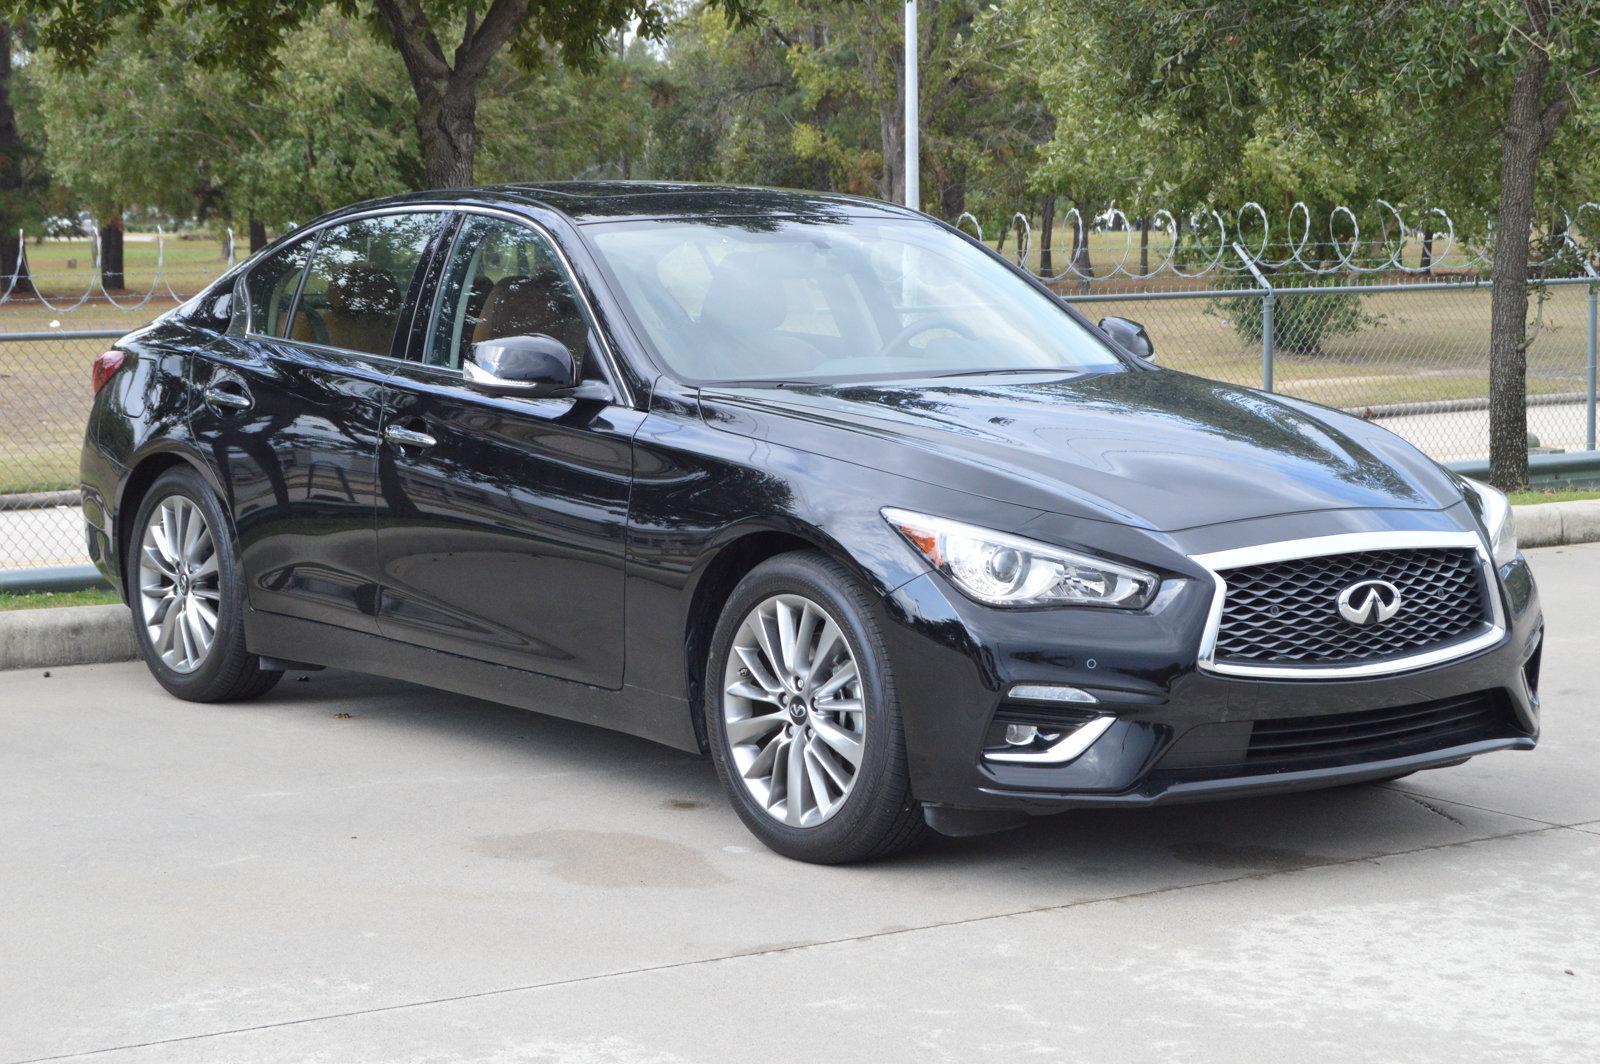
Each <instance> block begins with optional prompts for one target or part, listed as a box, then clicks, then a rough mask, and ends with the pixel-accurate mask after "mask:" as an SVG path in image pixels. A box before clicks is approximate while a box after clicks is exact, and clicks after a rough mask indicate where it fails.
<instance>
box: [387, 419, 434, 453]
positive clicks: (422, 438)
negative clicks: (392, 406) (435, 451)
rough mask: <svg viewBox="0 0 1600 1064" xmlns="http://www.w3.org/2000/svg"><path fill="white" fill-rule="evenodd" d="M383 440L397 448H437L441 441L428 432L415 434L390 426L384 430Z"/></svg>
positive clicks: (396, 426) (408, 430)
mask: <svg viewBox="0 0 1600 1064" xmlns="http://www.w3.org/2000/svg"><path fill="white" fill-rule="evenodd" d="M383 438H384V439H386V440H388V441H389V442H390V443H392V444H394V445H395V446H397V447H423V448H427V447H435V446H438V443H439V441H438V440H436V439H434V438H433V437H432V436H429V435H428V434H427V433H426V432H414V431H412V430H411V429H403V428H401V427H400V426H399V425H390V426H389V427H388V428H386V429H384V430H383Z"/></svg>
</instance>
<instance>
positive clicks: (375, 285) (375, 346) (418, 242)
mask: <svg viewBox="0 0 1600 1064" xmlns="http://www.w3.org/2000/svg"><path fill="white" fill-rule="evenodd" d="M438 225H439V215H438V214H436V213H433V214H386V215H380V216H378V217H376V218H362V219H360V220H358V221H354V222H347V223H345V224H343V225H333V226H329V227H327V228H326V229H324V230H322V238H321V239H320V240H319V241H318V243H317V250H316V253H315V254H314V255H313V256H312V260H311V268H310V270H308V271H307V273H306V282H305V284H304V285H303V286H302V287H301V289H300V299H299V301H298V302H297V303H296V304H295V312H294V324H293V326H292V327H291V328H290V330H289V339H291V340H300V341H302V342H305V343H314V344H326V345H328V346H329V347H339V348H344V349H345V350H347V351H360V352H362V353H364V354H369V355H393V354H394V353H395V352H394V342H395V335H396V331H397V329H398V328H399V327H400V325H401V316H402V312H403V311H404V310H405V307H406V294H407V292H408V291H409V290H410V288H411V279H412V277H413V276H414V275H415V274H416V272H417V266H418V264H420V263H421V261H422V256H423V254H424V252H426V251H427V248H428V242H429V241H430V240H431V239H433V234H434V231H435V230H436V229H437V228H438Z"/></svg>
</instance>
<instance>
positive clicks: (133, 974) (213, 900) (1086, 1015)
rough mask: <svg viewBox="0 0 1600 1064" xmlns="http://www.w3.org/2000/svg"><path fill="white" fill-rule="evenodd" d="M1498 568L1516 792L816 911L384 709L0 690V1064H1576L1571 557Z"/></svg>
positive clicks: (329, 687)
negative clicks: (1521, 613) (1524, 693)
mask: <svg viewBox="0 0 1600 1064" xmlns="http://www.w3.org/2000/svg"><path fill="white" fill-rule="evenodd" d="M1534 564H1535V568H1536V570H1537V572H1538V574H1539V576H1540V578H1541V581H1542V584H1543V588H1544V595H1545V604H1546V610H1547V613H1548V615H1549V624H1550V641H1549V643H1548V648H1547V652H1546V655H1545V681H1544V700H1545V737H1544V742H1543V745H1542V746H1541V747H1540V749H1539V750H1537V751H1535V752H1533V753H1531V754H1526V753H1504V754H1498V755H1494V756H1490V757H1487V758H1482V759H1479V760H1478V761H1475V762H1472V763H1470V764H1468V765H1466V766H1462V767H1460V768H1456V769H1449V770H1443V771H1437V772H1432V773H1426V774H1424V775H1422V776H1418V777H1413V778H1412V779H1410V780H1407V781H1405V782H1403V783H1401V784H1392V785H1388V786H1381V787H1378V786H1368V787H1358V788H1349V789H1344V790H1339V791H1328V792H1322V793H1315V794H1304V795H1296V796H1290V797H1284V798H1280V799H1272V800H1264V799H1263V800H1252V801H1247V802H1234V803H1227V804H1218V805H1209V806H1189V807H1180V808H1173V809H1170V810H1161V811H1148V812H1144V813H1109V812H1096V813H1085V814H1069V815H1066V816H1062V817H1057V818H1054V819H1051V820H1045V821H1039V822H1037V823H1035V824H1034V825H1032V826H1031V827H1029V828H1027V829H1024V830H1022V831H1019V832H1015V833H1012V834H1009V835H1002V836H993V837H989V838H984V839H975V840H961V841H957V840H948V841H940V842H937V843H936V844H934V845H932V846H929V847H928V848H927V849H925V850H923V851H921V852H920V853H918V854H915V855H913V856H912V857H910V858H908V859H903V860H899V861H896V862H894V863H890V864H883V865H878V866H873V867H865V868H852V869H824V868H811V867H807V866H803V865H798V864H793V863H789V862H787V861H784V860H782V859H781V858H778V857H775V856H772V855H771V854H769V853H767V852H766V851H764V850H763V849H761V848H760V847H759V846H758V845H756V844H755V843H754V842H753V840H751V839H750V838H749V837H748V836H747V835H746V834H745V832H744V830H743V828H742V827H741V826H740V825H739V823H738V821H737V820H736V819H735V818H734V816H733V815H732V813H731V812H729V811H728V809H727V808H726V806H725V804H724V801H723V798H722V795H721V793H720V792H719V790H718V787H717V783H716V780H715V778H714V775H713V773H712V771H711V769H710V766H709V765H708V764H707V763H704V762H702V761H699V760H697V759H695V758H691V757H688V756H684V755H680V754H677V753H674V752H671V751H668V750H664V749H660V748H657V747H653V746H650V745H648V744H646V743H643V742H640V741H636V740H633V739H629V738H625V737H622V736H617V735H612V734H609V733H606V732H602V731H598V730H593V729H587V728H583V727H580V726H577V725H571V724H565V723H561V722H558V721H553V720H548V719H544V718H541V717H538V716H536V715H532V714H525V713H521V712H518V711H516V710H511V709H503V708H500V707H496V706H492V705H488V704H485V703H481V702H474V701H470V700H466V699H460V698H456V697H452V696H445V695H440V694H435V693H431V692H429V691H426V690H423V689H420V688H415V687H409V686H405V685H401V684H395V683H391V682H387V681H377V680H370V679H366V678H363V677H359V676H354V675H344V674H332V673H319V674H316V675H313V676H311V677H310V678H309V679H308V680H306V681H304V682H286V683H284V684H283V685H281V686H280V687H279V689H278V691H277V692H275V693H274V694H273V695H271V696H269V697H268V698H266V699H264V700H262V701H259V702H256V703H252V704H248V705H242V706H223V707H216V706H197V705H190V704H187V703H183V702H179V701H175V700H173V699H171V698H168V697H167V696H165V695H164V694H163V693H162V692H161V691H160V689H159V688H157V687H156V685H155V684H154V683H153V682H152V681H150V680H149V679H148V678H147V676H146V674H145V673H144V671H143V669H142V667H141V666H137V665H118V666H89V667H81V668H75V669H62V670H57V671H55V673H54V674H53V675H51V676H50V677H48V678H46V677H45V676H43V675H41V674H40V673H38V672H26V673H8V674H4V675H0V847H3V850H0V1061H26V1060H41V1059H49V1060H55V1059H79V1058H81V1057H88V1058H91V1059H95V1060H104V1061H107V1062H116V1064H136V1062H137V1064H147V1062H150V1064H153V1062H162V1064H168V1062H179V1064H182V1062H207V1064H212V1062H224V1064H231V1062H245V1061H250V1062H254V1061H271V1062H288V1061H294V1062H301V1061H316V1062H325V1064H359V1062H383V1064H397V1062H408V1064H423V1062H427V1064H444V1062H460V1061H478V1062H488V1061H495V1062H534V1061H539V1062H545V1061H550V1062H560V1064H589V1062H604V1064H647V1062H648V1064H668V1062H680V1061H697V1062H698V1061H706V1062H722V1061H737V1062H740V1064H743V1062H763V1064H765V1062H773V1064H787V1062H789V1061H807V1062H809V1061H821V1060H827V1061H830V1062H840V1061H871V1062H873V1064H889V1062H895V1061H917V1062H926V1061H960V1062H974V1061H1005V1062H1008V1064H1009V1062H1014V1061H1020V1060H1034V1059H1037V1060H1044V1061H1071V1062H1073V1064H1090V1062H1101V1061H1128V1062H1137V1064H1150V1062H1156V1061H1168V1060H1170V1061H1181V1062H1183V1064H1199V1062H1209V1061H1217V1062H1228V1064H1240V1062H1252V1061H1274V1062H1278V1061H1294V1062H1296V1064H1299V1062H1305V1061H1339V1062H1356V1061H1372V1062H1383V1064H1393V1062H1405V1064H1419V1062H1426V1061H1449V1062H1451V1064H1462V1062H1472V1061H1493V1062H1496V1064H1503V1062H1508V1061H1511V1062H1517V1064H1528V1062H1536V1061H1561V1062H1577V1061H1590V1060H1594V1059H1596V1056H1595V1055H1596V1053H1597V1049H1596V1046H1597V1045H1600V774H1597V772H1596V759H1597V754H1600V699H1597V697H1596V693H1595V692H1596V687H1595V679H1594V672H1595V667H1596V665H1597V664H1600V626H1597V625H1596V624H1595V621H1594V617H1595V611H1596V607H1597V603H1600V545H1590V546H1584V547H1567V548H1553V549H1550V550H1545V551H1540V552H1536V557H1535V563H1534Z"/></svg>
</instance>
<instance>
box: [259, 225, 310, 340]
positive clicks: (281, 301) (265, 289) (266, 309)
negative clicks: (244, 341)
mask: <svg viewBox="0 0 1600 1064" xmlns="http://www.w3.org/2000/svg"><path fill="white" fill-rule="evenodd" d="M313 243H315V240H314V239H313V238H307V239H304V240H300V241H298V242H297V243H294V244H290V245H289V246H288V247H285V248H279V249H278V250H277V251H274V252H273V253H272V254H271V255H268V256H267V257H266V258H264V259H262V260H261V261H260V262H258V263H256V264H255V265H254V266H252V267H250V272H249V273H247V274H246V275H245V280H244V291H245V295H246V297H247V302H248V304H249V315H250V324H249V331H250V332H253V333H255V334H256V335H258V336H283V335H285V334H286V333H287V332H288V326H289V310H290V308H291V307H292V306H293V305H294V293H295V289H297V288H299V287H300V275H301V274H302V273H304V272H305V268H306V260H307V259H308V258H310V255H311V246H312V244H313Z"/></svg>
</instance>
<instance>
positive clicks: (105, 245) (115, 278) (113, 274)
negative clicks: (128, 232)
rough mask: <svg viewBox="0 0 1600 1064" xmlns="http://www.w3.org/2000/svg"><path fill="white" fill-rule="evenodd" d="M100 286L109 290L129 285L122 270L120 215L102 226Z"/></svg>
mask: <svg viewBox="0 0 1600 1064" xmlns="http://www.w3.org/2000/svg"><path fill="white" fill-rule="evenodd" d="M100 286H101V287H102V288H104V289H106V290H107V291H110V290H111V289H113V288H119V289H120V288H126V287H128V284H127V278H126V277H125V276H124V275H123V271H122V218H121V217H120V216H119V215H114V216H112V219H111V220H110V221H109V222H107V223H106V224H104V225H102V226H101V227H100Z"/></svg>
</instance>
